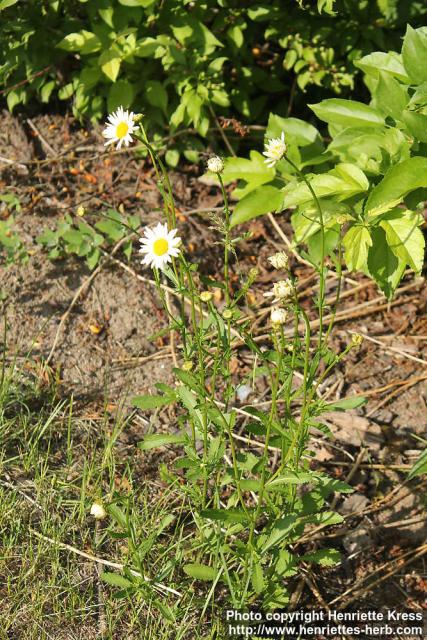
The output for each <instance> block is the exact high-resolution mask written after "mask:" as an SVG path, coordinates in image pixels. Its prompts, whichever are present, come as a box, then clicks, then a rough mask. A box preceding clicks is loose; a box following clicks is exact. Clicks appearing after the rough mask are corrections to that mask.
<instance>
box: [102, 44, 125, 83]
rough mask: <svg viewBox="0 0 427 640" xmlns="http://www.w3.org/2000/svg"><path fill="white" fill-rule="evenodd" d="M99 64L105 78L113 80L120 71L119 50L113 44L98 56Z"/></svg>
mask: <svg viewBox="0 0 427 640" xmlns="http://www.w3.org/2000/svg"><path fill="white" fill-rule="evenodd" d="M98 62H99V65H100V67H101V69H102V71H103V72H104V73H105V75H106V76H107V78H109V79H110V80H111V81H112V82H115V81H116V79H117V76H118V75H119V72H120V65H121V58H120V52H119V50H118V49H117V47H115V46H114V45H113V46H112V47H110V49H106V51H104V52H103V53H101V55H100V56H99V61H98Z"/></svg>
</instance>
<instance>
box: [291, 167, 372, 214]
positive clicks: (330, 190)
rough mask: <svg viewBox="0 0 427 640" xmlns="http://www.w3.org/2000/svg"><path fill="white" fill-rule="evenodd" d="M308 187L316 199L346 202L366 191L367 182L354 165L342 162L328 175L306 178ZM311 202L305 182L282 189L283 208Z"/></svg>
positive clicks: (311, 197) (321, 174)
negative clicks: (328, 198) (329, 198)
mask: <svg viewBox="0 0 427 640" xmlns="http://www.w3.org/2000/svg"><path fill="white" fill-rule="evenodd" d="M308 179H309V181H310V185H311V187H312V189H313V191H314V193H315V194H316V196H317V197H318V198H325V197H330V196H337V197H338V200H346V199H347V198H351V197H352V196H354V195H355V194H357V193H360V192H362V191H367V190H368V188H369V181H368V179H367V177H366V176H365V174H364V173H363V171H362V170H361V169H359V167H358V166H357V165H355V164H351V163H347V162H343V163H339V164H337V165H336V167H335V168H334V169H332V170H331V171H329V172H328V173H320V174H317V175H314V176H308ZM312 201H313V196H312V194H311V191H310V189H309V188H308V186H307V185H306V184H305V182H298V183H297V184H296V185H295V183H289V184H288V185H286V187H285V188H284V189H283V204H282V206H283V208H284V209H285V208H287V207H293V206H298V205H302V204H306V203H309V202H312Z"/></svg>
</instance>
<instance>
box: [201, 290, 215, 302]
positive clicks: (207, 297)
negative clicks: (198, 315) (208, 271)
mask: <svg viewBox="0 0 427 640" xmlns="http://www.w3.org/2000/svg"><path fill="white" fill-rule="evenodd" d="M212 298H213V293H211V292H210V291H202V293H201V294H200V300H201V301H202V302H209V301H210V300H212Z"/></svg>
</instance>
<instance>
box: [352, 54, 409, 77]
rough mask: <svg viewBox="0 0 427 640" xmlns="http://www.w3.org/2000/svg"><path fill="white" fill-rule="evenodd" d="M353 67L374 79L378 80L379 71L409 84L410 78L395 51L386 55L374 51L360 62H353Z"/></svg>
mask: <svg viewBox="0 0 427 640" xmlns="http://www.w3.org/2000/svg"><path fill="white" fill-rule="evenodd" d="M354 65H355V66H356V67H359V69H362V71H364V72H365V73H366V74H368V75H370V76H373V77H374V78H378V75H379V73H380V72H381V71H387V72H388V73H390V74H391V75H392V76H393V77H395V78H397V79H398V80H400V81H401V82H404V83H405V84H409V83H410V78H409V76H408V74H407V72H406V70H405V67H404V66H403V62H402V56H401V55H400V54H399V53H396V52H395V51H389V52H388V53H384V52H383V51H375V52H374V53H370V54H369V55H367V56H364V57H363V58H360V60H355V61H354Z"/></svg>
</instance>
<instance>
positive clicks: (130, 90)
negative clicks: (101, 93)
mask: <svg viewBox="0 0 427 640" xmlns="http://www.w3.org/2000/svg"><path fill="white" fill-rule="evenodd" d="M134 99H135V90H134V87H133V85H132V84H131V83H130V82H128V81H127V80H118V81H117V82H115V83H114V84H113V85H111V87H110V90H109V92H108V99H107V107H108V111H109V112H110V113H111V112H112V111H115V110H116V109H117V107H123V108H124V109H129V107H130V106H131V105H132V103H133V101H134Z"/></svg>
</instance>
